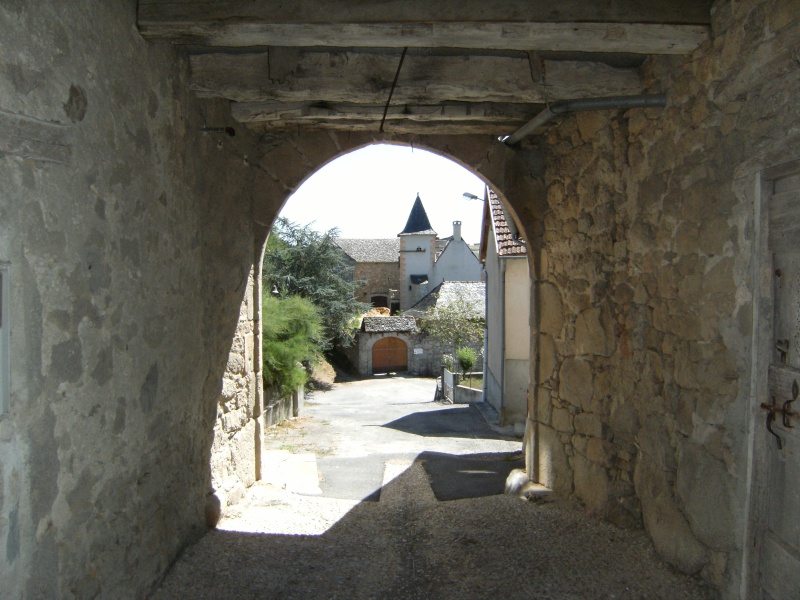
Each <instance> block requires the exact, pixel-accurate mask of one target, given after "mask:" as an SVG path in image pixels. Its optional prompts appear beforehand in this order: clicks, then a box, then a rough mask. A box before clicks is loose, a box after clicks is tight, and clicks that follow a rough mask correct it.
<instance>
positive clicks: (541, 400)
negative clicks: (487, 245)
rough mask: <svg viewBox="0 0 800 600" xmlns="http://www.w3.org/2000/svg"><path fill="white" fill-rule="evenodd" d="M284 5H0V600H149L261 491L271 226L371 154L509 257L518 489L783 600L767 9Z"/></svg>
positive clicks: (794, 353) (777, 49) (787, 246)
mask: <svg viewBox="0 0 800 600" xmlns="http://www.w3.org/2000/svg"><path fill="white" fill-rule="evenodd" d="M297 4H298V3H286V2H277V1H273V0H262V1H260V2H237V1H231V2H224V3H208V2H195V1H193V0H187V1H184V2H159V1H157V0H140V1H138V2H136V1H135V0H120V1H118V2H94V1H89V0H72V1H70V2H63V1H57V0H37V2H20V1H6V2H2V3H0V181H2V182H3V185H2V192H0V275H2V288H3V289H2V292H0V294H1V295H2V308H0V318H2V322H1V323H0V344H4V345H5V348H3V349H0V354H2V356H3V357H6V356H7V357H8V358H7V360H6V358H2V361H3V362H5V363H6V365H0V581H2V586H3V593H4V595H6V596H8V597H10V598H53V597H59V598H61V597H63V598H83V597H107V598H142V597H147V596H148V595H149V593H150V591H151V590H152V588H153V586H154V585H155V584H156V583H157V582H158V581H159V579H160V578H161V577H162V576H163V574H164V573H165V572H166V571H167V569H168V568H169V565H170V564H171V563H172V562H173V561H174V559H175V557H176V556H178V555H179V553H180V552H181V551H182V550H183V549H184V548H185V547H186V546H187V544H189V543H190V542H191V541H192V540H195V539H197V537H198V536H199V535H201V534H202V533H203V532H204V531H205V529H206V527H207V523H210V522H213V518H209V521H207V520H206V514H207V512H206V510H207V509H209V512H208V514H209V515H210V517H213V512H214V511H213V507H214V506H215V505H216V504H217V503H219V504H221V507H222V510H223V511H225V510H227V509H228V506H229V504H231V503H232V502H234V501H235V500H236V499H237V498H238V497H240V496H241V493H242V491H243V490H244V489H245V488H246V486H248V485H252V484H253V482H254V481H256V480H257V479H259V478H260V477H261V473H262V458H263V457H262V456H261V454H260V448H261V445H260V444H261V440H262V439H263V435H264V430H265V427H266V417H265V401H266V400H265V398H264V396H263V388H262V386H261V383H260V382H261V373H260V368H261V367H260V365H261V355H260V353H261V344H260V331H261V314H260V298H261V287H260V286H261V283H260V277H259V273H260V266H261V264H260V257H261V255H262V252H263V248H264V244H265V241H266V238H267V236H268V234H269V230H270V226H271V224H272V223H273V222H274V220H275V218H276V216H277V215H278V213H279V211H280V209H281V207H282V205H283V204H284V202H285V201H286V199H287V198H288V196H289V195H291V194H292V193H293V192H294V190H296V189H297V188H298V187H299V186H300V185H301V184H302V183H303V182H304V181H306V180H307V178H308V177H310V176H311V175H312V174H313V173H314V172H315V171H317V170H318V169H320V168H321V167H322V166H323V165H325V164H327V163H328V162H329V161H331V160H334V159H335V158H337V157H339V156H342V155H344V154H346V153H348V152H351V151H353V150H356V149H359V148H363V147H365V146H368V145H370V144H375V143H393V144H404V145H407V146H412V147H414V148H424V149H426V150H430V151H433V152H437V153H439V154H441V155H443V156H447V157H449V158H452V159H453V160H455V161H456V162H458V163H459V164H461V165H463V166H465V167H466V168H468V169H471V170H472V171H473V172H474V173H475V174H477V175H478V176H480V177H481V178H482V179H483V180H484V181H485V182H486V183H487V184H488V185H490V187H491V188H492V189H493V190H495V191H496V192H497V194H498V197H499V198H500V199H501V201H502V202H503V204H504V206H505V207H506V208H507V209H508V212H509V214H511V215H512V216H513V217H514V220H515V222H516V223H517V224H518V225H519V229H520V232H521V233H522V234H523V238H524V239H525V240H526V241H527V244H526V252H527V254H528V259H529V264H530V271H531V276H532V282H533V285H532V289H531V294H530V299H529V305H530V315H529V317H530V318H529V323H530V327H531V335H530V361H529V377H530V382H531V383H530V393H529V398H528V410H527V415H528V417H527V420H526V443H525V446H524V449H525V460H526V469H527V472H528V474H529V476H530V477H531V478H533V479H534V480H536V481H539V482H542V483H543V484H545V485H547V486H549V487H550V488H552V489H554V490H556V492H557V493H558V494H559V495H560V496H561V497H563V498H567V499H569V500H571V501H574V502H577V503H580V504H582V505H583V507H584V508H585V510H587V511H591V512H592V513H593V514H596V515H598V516H599V517H602V518H605V519H608V520H610V521H612V522H614V523H617V524H618V525H620V526H623V527H641V528H643V529H644V531H646V533H647V535H648V536H649V537H650V539H651V540H652V541H653V544H654V545H655V548H656V550H657V551H658V553H659V554H660V555H661V556H662V557H663V558H664V559H665V560H666V561H668V562H669V563H670V564H672V565H673V566H674V567H675V568H677V569H680V570H681V571H683V572H685V573H690V574H693V575H695V576H697V577H699V578H702V579H703V580H704V581H705V582H707V584H708V585H709V586H710V587H711V588H712V589H713V590H716V592H717V593H718V595H719V596H720V597H721V598H724V599H726V600H733V599H751V598H752V599H766V598H771V599H777V598H793V597H796V596H797V590H798V589H800V542H798V539H800V533H798V526H799V525H798V524H800V509H798V505H797V498H798V496H800V490H798V483H797V482H798V481H800V475H798V468H797V464H798V462H797V456H798V454H800V440H799V439H798V434H797V432H798V429H800V428H798V427H797V426H796V423H797V419H796V417H795V416H794V413H796V412H797V409H792V408H791V406H792V405H791V401H793V398H794V394H793V388H794V387H795V386H793V383H794V381H795V380H796V379H797V380H798V381H800V353H798V349H799V348H800V342H798V339H797V336H798V329H799V327H798V322H797V318H796V317H797V314H798V311H797V302H798V301H799V300H798V299H799V298H800V295H798V294H797V292H796V290H797V279H796V276H797V273H798V270H800V267H798V264H797V252H796V249H797V247H798V246H799V245H800V232H798V230H797V226H796V224H797V223H798V222H800V218H798V216H799V215H798V211H800V192H798V187H799V186H800V179H799V176H800V112H798V110H797V106H798V105H800V62H798V47H799V46H800V10H798V5H797V1H796V0H651V1H649V2H640V1H637V0H614V1H613V2H593V1H590V0H569V1H565V2H562V3H560V4H559V6H558V10H554V9H553V6H552V5H551V4H550V3H533V2H527V1H521V0H497V1H495V2H491V3H487V2H485V1H480V0H460V1H459V2H449V3H446V8H441V7H442V6H443V4H442V3H432V2H422V1H418V0H407V1H406V2H402V3H384V2H368V3H364V2H359V3H353V2H347V1H342V2H336V3H325V5H324V6H325V10H321V9H320V7H321V6H322V3H319V5H318V4H317V3H316V2H315V1H314V0H308V1H307V2H304V3H302V5H303V7H305V9H304V10H298V9H297ZM431 31H434V32H435V35H431ZM432 46H435V49H434V51H429V50H428V49H430V48H431V47H432ZM376 47H377V48H378V50H377V51H376V50H375V49H376ZM232 48H235V50H232ZM403 48H409V51H408V55H407V57H406V60H405V62H404V64H403V67H402V69H401V73H400V76H399V78H398V80H397V81H398V84H397V85H396V86H395V90H394V94H393V95H392V102H391V105H390V106H388V107H387V105H386V100H387V98H388V97H389V95H390V91H391V88H392V85H391V84H392V81H393V80H394V79H395V75H396V73H397V72H398V65H399V62H400V61H399V59H400V56H401V53H402V52H403V50H402V49H403ZM416 49H423V50H416ZM412 71H413V77H404V76H403V75H407V74H409V73H410V72H412ZM265 74H268V75H269V76H268V77H266V76H265ZM384 113H385V118H384ZM501 137H502V138H503V141H501V140H500V139H499V138H501ZM401 241H402V240H401ZM417 245H419V246H420V247H423V246H422V245H421V244H415V245H413V246H411V248H412V249H415V248H416V246H417ZM412 273H413V274H427V275H429V276H430V275H431V272H427V273H426V272H425V271H417V270H414V271H412ZM431 283H435V280H434V281H433V282H431ZM402 289H405V290H406V291H408V290H407V285H404V286H403V288H402ZM787 403H789V404H787ZM784 409H785V410H784ZM767 425H769V428H768V427H767ZM791 425H794V427H790V426H791ZM776 438H780V440H781V441H780V445H779V443H778V441H777V439H776ZM612 559H613V557H612ZM509 577H513V572H510V573H509Z"/></svg>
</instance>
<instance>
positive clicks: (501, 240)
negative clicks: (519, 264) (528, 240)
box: [489, 190, 525, 256]
mask: <svg viewBox="0 0 800 600" xmlns="http://www.w3.org/2000/svg"><path fill="white" fill-rule="evenodd" d="M489 207H490V209H491V215H492V224H493V226H494V237H495V240H497V254H498V255H500V256H525V241H524V240H523V239H522V238H520V237H519V236H518V235H517V228H516V226H515V225H514V221H513V220H512V219H511V217H507V216H506V211H505V209H504V208H503V204H502V203H501V202H500V199H499V198H498V197H497V194H495V193H494V192H493V191H491V190H489Z"/></svg>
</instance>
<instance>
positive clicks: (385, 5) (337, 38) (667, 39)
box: [138, 0, 710, 54]
mask: <svg viewBox="0 0 800 600" xmlns="http://www.w3.org/2000/svg"><path fill="white" fill-rule="evenodd" d="M709 20H710V4H709V2H708V1H707V0H673V1H670V0H652V1H651V2H644V1H641V0H628V1H622V0H616V1H612V2H587V1H586V0H563V1H561V2H559V3H557V4H555V3H545V2H537V3H532V2H529V1H526V0H502V1H497V0H495V1H493V2H484V1H482V0H445V1H441V0H437V1H436V2H431V1H429V0H407V1H404V2H397V1H390V2H336V1H334V0H316V1H315V0H299V1H295V2H282V1H281V0H262V1H260V2H252V1H248V0H237V1H221V2H154V3H149V2H140V4H139V16H138V22H139V31H140V32H141V34H142V35H143V36H145V37H147V38H158V39H165V40H171V41H174V42H179V43H190V44H202V45H209V46H238V47H245V46H329V47H330V46H338V47H362V48H363V47H372V48H404V47H410V48H441V47H450V48H494V49H506V50H529V49H531V48H535V49H537V50H564V51H580V52H633V53H641V54H684V53H687V52H690V51H692V50H693V49H694V48H696V47H697V46H698V45H699V44H701V43H702V42H703V41H705V40H706V39H708V37H709V27H708V23H709Z"/></svg>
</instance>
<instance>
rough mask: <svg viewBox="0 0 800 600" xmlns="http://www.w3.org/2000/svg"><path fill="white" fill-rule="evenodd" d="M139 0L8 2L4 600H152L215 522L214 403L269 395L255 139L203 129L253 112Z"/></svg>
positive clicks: (3, 56)
mask: <svg viewBox="0 0 800 600" xmlns="http://www.w3.org/2000/svg"><path fill="white" fill-rule="evenodd" d="M135 11H136V3H135V2H134V1H127V2H109V3H97V2H88V1H75V2H69V3H64V2H56V1H50V0H41V1H39V2H35V3H29V2H3V3H2V5H1V6H0V138H2V140H3V141H2V146H1V149H0V180H2V181H3V185H2V193H0V262H2V263H7V264H8V265H9V271H10V281H9V283H10V286H11V293H10V326H11V397H10V407H9V411H8V413H7V414H5V415H0V465H2V467H0V581H2V585H1V586H0V587H2V590H3V591H2V594H0V595H3V596H4V597H9V598H91V597H104V598H141V597H145V596H146V595H147V593H148V590H149V589H150V588H151V586H152V585H153V584H154V583H155V582H156V581H157V580H158V579H159V578H160V577H161V575H162V574H163V573H164V572H165V571H166V569H167V567H168V566H169V564H170V563H171V561H172V560H173V559H174V558H175V556H176V555H177V554H178V552H179V551H180V549H181V548H182V547H183V546H184V545H185V544H186V543H187V541H189V540H191V539H193V538H194V536H196V535H198V534H199V533H201V532H202V531H204V530H205V517H204V507H205V503H206V495H207V494H208V492H209V490H210V486H211V472H210V468H209V462H210V456H211V447H212V438H214V423H215V419H216V417H217V407H218V406H220V404H219V403H218V399H219V398H220V397H223V398H224V399H225V400H224V402H223V404H226V403H228V402H234V403H235V404H236V410H239V409H240V407H241V406H242V405H249V404H252V394H251V391H250V387H249V386H251V381H252V378H251V377H249V376H248V375H247V369H248V368H249V365H250V358H246V359H244V364H243V365H240V364H238V363H237V362H236V361H237V360H239V359H238V358H231V359H230V361H229V355H230V354H231V350H232V349H233V350H234V352H233V355H234V356H242V355H244V354H246V352H247V350H246V348H247V344H248V343H249V342H248V341H247V340H248V338H247V336H248V335H249V334H251V333H252V327H254V325H253V324H252V323H254V321H253V320H252V319H250V317H249V316H248V318H247V319H245V322H244V323H242V324H240V318H239V317H240V307H241V305H242V301H243V299H244V298H245V297H247V296H248V295H249V293H250V292H249V291H248V290H249V289H250V288H248V285H249V284H248V282H251V283H250V285H252V277H250V276H249V273H251V272H252V265H253V262H254V255H255V253H256V251H255V250H254V249H256V248H258V247H259V243H260V241H259V240H258V239H257V237H258V236H257V235H255V234H254V230H253V225H252V216H251V213H252V201H251V200H252V199H251V192H250V186H251V182H252V180H253V175H252V170H253V169H252V168H251V167H249V166H248V160H249V159H248V156H252V155H253V154H254V152H253V150H254V148H255V141H256V139H255V137H251V136H249V135H248V134H247V132H246V131H245V130H242V129H240V128H237V136H236V137H235V138H229V137H227V136H221V137H220V136H218V135H213V134H202V133H200V132H199V129H200V128H201V127H204V126H223V125H225V126H227V125H234V126H235V124H233V123H232V122H231V121H230V119H229V117H228V116H227V114H226V113H225V112H223V111H222V110H220V109H219V107H216V106H214V105H199V104H198V103H197V102H196V101H195V100H194V99H193V97H192V96H191V95H190V94H189V93H188V92H187V89H188V83H187V79H188V77H187V74H188V64H187V61H186V60H185V59H184V58H183V57H182V56H179V55H178V54H177V53H176V50H175V49H174V48H173V47H172V46H170V45H166V44H164V45H159V44H151V43H147V42H145V41H144V40H142V38H141V37H140V36H139V35H138V34H137V32H136V29H135ZM250 308H251V307H250V306H247V307H246V309H245V310H246V313H247V314H248V315H249V311H250ZM232 340H233V343H232ZM228 367H229V368H230V371H231V375H230V377H224V373H225V372H226V369H227V368H228ZM223 379H225V380H226V384H225V385H226V386H227V385H228V383H227V382H228V381H233V380H235V386H236V387H237V391H236V393H235V394H234V395H233V396H230V395H229V394H228V392H227V391H223ZM245 382H246V383H245ZM245 388H247V391H245ZM225 389H226V390H227V389H228V388H227V387H226V388H225ZM240 392H241V393H240ZM234 398H235V400H234ZM222 412H225V410H224V409H223V411H222ZM234 412H236V411H234V410H231V411H228V412H227V414H229V415H230V414H232V413H234ZM243 412H244V413H245V414H247V410H243ZM233 427H235V425H234V426H233ZM221 429H224V427H223V426H222V425H220V426H219V428H218V432H219V431H220V430H221ZM228 431H230V430H228ZM233 437H234V438H235V437H236V436H233ZM240 437H241V436H240ZM215 447H218V446H215ZM233 451H235V450H233ZM215 456H216V453H215ZM246 471H247V472H248V473H247V474H246V475H243V476H242V477H243V478H244V479H246V478H248V477H249V478H250V479H252V476H251V475H250V473H251V471H252V470H251V469H250V468H249V467H248V469H246Z"/></svg>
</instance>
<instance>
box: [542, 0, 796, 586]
mask: <svg viewBox="0 0 800 600" xmlns="http://www.w3.org/2000/svg"><path fill="white" fill-rule="evenodd" d="M792 4H793V3H791V2H773V1H751V2H734V3H728V2H717V3H716V4H715V7H714V11H713V28H714V36H713V39H712V40H711V41H710V42H708V43H706V44H704V45H703V46H701V47H700V48H699V49H698V50H697V51H696V52H694V53H693V55H691V56H690V57H688V58H687V59H679V58H658V59H648V60H647V61H646V63H645V66H644V69H643V72H644V76H645V79H646V82H647V84H648V86H649V89H650V91H652V92H660V91H664V92H667V93H668V96H669V101H668V106H667V108H666V109H665V110H657V109H648V110H631V111H628V112H627V113H625V114H624V115H622V116H619V115H618V114H617V113H610V112H606V113H578V114H575V115H572V116H565V117H562V118H560V119H559V121H558V124H557V126H555V127H553V128H552V129H551V130H550V131H549V133H548V135H547V137H546V140H545V151H546V156H547V162H546V175H545V185H546V198H547V209H546V213H545V215H544V227H545V231H544V234H543V237H542V241H541V246H542V249H541V256H540V261H541V262H540V271H539V273H540V280H539V281H538V282H537V283H538V285H537V289H538V292H537V297H538V299H539V303H540V313H539V322H540V327H541V335H540V336H539V339H538V348H539V362H538V389H537V390H536V398H537V402H536V414H537V416H538V419H539V422H540V425H539V449H540V462H539V465H538V467H539V473H540V476H541V478H542V479H543V481H544V482H545V483H547V484H548V485H551V486H553V487H554V488H555V489H556V490H557V491H559V492H560V493H562V494H565V495H570V496H573V497H574V498H576V499H578V500H579V501H581V502H583V503H584V504H585V505H586V507H587V509H589V510H591V511H594V512H596V513H599V514H602V515H605V516H607V517H608V518H610V519H611V520H612V521H614V522H616V523H618V524H620V525H622V526H636V525H638V524H639V523H643V524H644V526H645V528H646V529H647V531H648V533H649V534H650V535H651V536H652V538H653V540H654V541H655V544H656V547H657V548H658V550H659V552H660V553H661V554H662V555H663V556H664V557H665V558H666V559H667V560H668V561H669V562H671V563H672V564H674V565H675V566H677V567H678V568H680V569H681V570H683V571H685V572H688V573H700V574H701V575H702V577H704V578H705V579H707V580H708V581H709V582H711V583H712V584H713V585H715V586H716V587H718V588H719V589H720V590H721V591H722V593H723V595H724V596H726V597H731V598H733V597H738V596H739V590H738V587H737V586H738V582H739V579H740V577H741V575H742V572H741V569H742V544H743V539H744V521H745V512H746V510H747V507H746V506H745V500H746V498H747V486H748V481H749V477H750V474H749V473H748V469H747V467H748V453H749V451H750V448H749V443H748V442H749V437H748V435H747V429H748V418H749V415H750V414H751V412H752V410H751V409H750V408H749V404H748V402H749V395H750V360H751V356H750V353H751V342H752V341H751V339H750V337H751V329H752V322H753V305H752V295H753V292H752V290H753V282H752V277H751V268H752V264H751V261H752V256H753V236H754V224H753V206H752V205H751V204H750V203H749V201H747V200H746V198H745V196H744V195H741V194H737V193H736V191H735V190H737V189H740V188H747V187H748V185H749V186H750V187H752V185H753V183H752V181H753V175H754V173H755V172H756V171H757V170H758V169H759V168H763V167H764V166H770V165H774V164H778V163H781V162H785V161H787V160H790V159H792V158H798V157H800V113H798V112H797V110H796V107H797V106H798V103H800V62H798V59H797V50H796V48H797V44H798V40H800V23H798V18H797V17H798V13H797V12H796V3H794V8H792ZM747 181H750V184H748V183H747Z"/></svg>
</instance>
